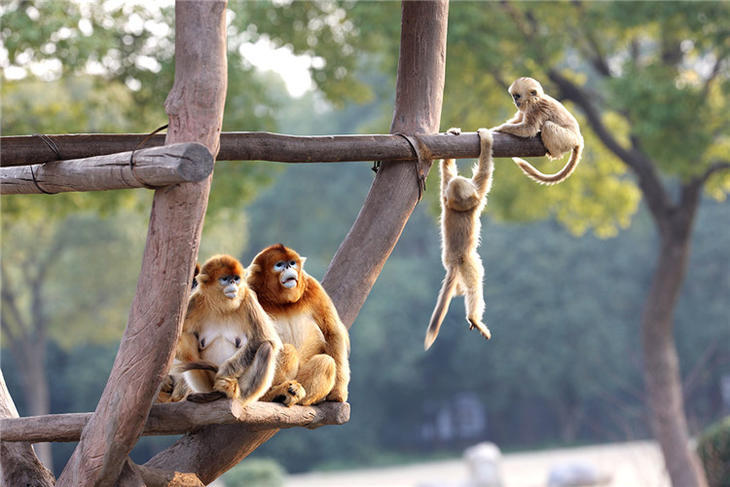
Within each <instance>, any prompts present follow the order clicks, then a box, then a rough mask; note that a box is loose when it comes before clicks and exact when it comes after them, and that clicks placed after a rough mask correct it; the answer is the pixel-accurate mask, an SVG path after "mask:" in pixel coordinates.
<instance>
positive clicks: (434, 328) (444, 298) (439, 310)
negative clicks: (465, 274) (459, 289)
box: [423, 271, 456, 350]
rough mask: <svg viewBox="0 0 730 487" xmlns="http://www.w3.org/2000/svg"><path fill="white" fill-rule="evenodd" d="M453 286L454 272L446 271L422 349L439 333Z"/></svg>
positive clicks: (429, 345)
mask: <svg viewBox="0 0 730 487" xmlns="http://www.w3.org/2000/svg"><path fill="white" fill-rule="evenodd" d="M455 287H456V272H454V271H447V272H446V277H444V283H443V284H442V285H441V291H440V292H439V297H438V301H436V307H435V308H434V309H433V314H431V321H430V322H429V324H428V328H427V329H426V340H425V341H424V342H423V349H424V350H428V349H429V348H431V345H433V342H434V341H435V340H436V337H437V336H438V334H439V329H440V328H441V323H443V321H444V317H445V316H446V312H447V311H448V310H449V304H450V303H451V298H452V297H454V288H455Z"/></svg>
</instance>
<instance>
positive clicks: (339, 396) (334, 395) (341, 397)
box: [326, 386, 347, 402]
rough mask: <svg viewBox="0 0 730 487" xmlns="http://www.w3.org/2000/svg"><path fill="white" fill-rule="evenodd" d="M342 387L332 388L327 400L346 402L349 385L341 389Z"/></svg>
mask: <svg viewBox="0 0 730 487" xmlns="http://www.w3.org/2000/svg"><path fill="white" fill-rule="evenodd" d="M341 389H342V388H338V387H337V386H335V388H334V389H332V392H330V393H329V394H328V395H327V398H326V400H327V401H334V402H345V401H347V387H345V388H344V390H341Z"/></svg>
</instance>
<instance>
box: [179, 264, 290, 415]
mask: <svg viewBox="0 0 730 487" xmlns="http://www.w3.org/2000/svg"><path fill="white" fill-rule="evenodd" d="M197 281H198V283H199V285H198V286H197V288H196V289H195V291H194V292H193V293H192V295H191V296H190V300H189V301H188V310H187V314H186V315H185V321H184V322H183V331H182V335H181V336H180V339H179V341H178V344H177V349H176V357H175V358H176V359H177V360H178V361H180V362H181V367H180V368H181V370H185V371H186V380H187V381H188V383H189V385H190V386H191V387H192V389H194V390H195V391H196V392H199V393H200V394H195V395H193V396H189V397H188V399H190V400H196V401H200V402H203V401H208V400H213V399H216V398H218V397H222V396H224V395H225V396H228V397H231V398H240V399H241V400H242V401H243V402H244V403H248V402H251V401H255V400H256V399H259V398H260V397H261V396H262V395H263V394H264V393H265V392H266V391H267V390H268V389H269V387H270V386H271V384H272V381H273V378H274V371H275V366H276V360H277V356H278V354H279V352H280V350H281V348H282V345H281V340H280V339H279V337H278V335H277V333H276V330H275V328H274V325H273V323H272V322H271V319H270V318H269V316H268V315H267V314H266V312H265V311H264V310H263V308H262V307H261V305H260V304H259V302H258V300H257V299H256V294H255V293H254V292H253V291H252V290H251V289H249V287H248V286H247V285H246V282H245V272H244V269H243V266H242V265H241V264H240V262H238V261H237V260H236V259H235V258H233V257H231V256H228V255H217V256H214V257H211V258H210V259H209V260H208V261H207V262H206V263H205V264H204V265H203V267H202V269H201V271H200V274H199V275H198V276H197ZM201 360H202V361H203V362H202V364H201V363H200V361H201ZM173 384H174V380H173ZM172 395H173V396H174V394H172ZM178 395H179V394H178Z"/></svg>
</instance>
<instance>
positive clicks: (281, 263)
mask: <svg viewBox="0 0 730 487" xmlns="http://www.w3.org/2000/svg"><path fill="white" fill-rule="evenodd" d="M285 265H286V262H284V261H283V260H280V261H279V262H277V263H276V264H274V270H275V271H280V270H282V269H283V268H284V266H285Z"/></svg>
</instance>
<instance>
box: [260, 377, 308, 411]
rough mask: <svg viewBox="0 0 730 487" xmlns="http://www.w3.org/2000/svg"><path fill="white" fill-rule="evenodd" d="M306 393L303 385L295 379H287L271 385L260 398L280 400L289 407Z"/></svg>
mask: <svg viewBox="0 0 730 487" xmlns="http://www.w3.org/2000/svg"><path fill="white" fill-rule="evenodd" d="M306 395H307V391H305V390H304V386H302V385H301V384H300V383H299V382H297V381H296V380H288V381H286V382H282V383H281V384H279V385H276V386H274V387H272V388H271V389H270V390H269V392H267V393H266V395H265V396H264V397H263V398H261V399H262V400H263V401H270V402H280V403H282V404H283V405H284V406H286V407H289V406H293V405H294V404H298V403H299V401H301V400H302V399H304V396H306Z"/></svg>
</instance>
